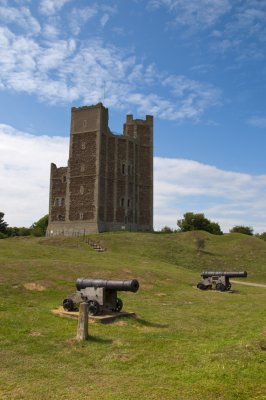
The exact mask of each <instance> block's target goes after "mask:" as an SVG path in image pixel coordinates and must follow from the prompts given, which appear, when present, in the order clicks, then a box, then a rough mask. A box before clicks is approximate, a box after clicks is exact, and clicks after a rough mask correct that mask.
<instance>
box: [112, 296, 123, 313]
mask: <svg viewBox="0 0 266 400" xmlns="http://www.w3.org/2000/svg"><path fill="white" fill-rule="evenodd" d="M122 308H123V301H122V300H121V299H119V298H117V299H116V306H115V308H114V309H113V311H116V312H119V311H121V310H122Z"/></svg>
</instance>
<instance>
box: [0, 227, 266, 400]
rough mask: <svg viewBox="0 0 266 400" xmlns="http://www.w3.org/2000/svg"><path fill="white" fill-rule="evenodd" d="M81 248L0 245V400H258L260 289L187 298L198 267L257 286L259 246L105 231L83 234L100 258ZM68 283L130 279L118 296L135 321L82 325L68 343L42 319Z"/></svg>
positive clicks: (68, 241) (263, 250) (264, 364)
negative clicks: (85, 329)
mask: <svg viewBox="0 0 266 400" xmlns="http://www.w3.org/2000/svg"><path fill="white" fill-rule="evenodd" d="M83 239H84V238H13V239H4V240H0V268H1V273H0V318H1V324H0V360H1V363H0V365H1V368H0V399H1V400H2V399H3V400H5V399H10V400H11V399H12V400H13V399H14V400H15V399H17V400H23V399H25V400H33V399H34V400H39V399H40V400H49V399H51V400H59V399H60V400H72V399H73V400H74V399H75V400H84V399H89V400H94V399H95V400H96V399H97V400H98V399H101V400H114V399H115V400H131V399H132V400H135V399H138V400H142V399H148V400H150V399H156V400H157V399H158V400H159V399H160V400H168V399H169V400H170V399H171V400H176V399H178V400H179V399H180V400H191V399H207V400H209V399H215V400H218V399H224V400H231V399H232V400H233V399H243V400H245V399H246V400H249V399H265V398H266V397H265V396H266V385H265V382H266V327H265V304H266V288H263V287H252V286H242V285H238V284H233V285H232V286H233V289H234V290H235V292H234V293H221V292H215V291H200V290H198V289H195V286H196V284H197V283H198V281H199V280H200V272H201V271H202V270H215V271H218V270H228V271H231V270H233V271H243V270H247V272H248V277H247V278H246V279H241V281H243V282H244V281H248V282H257V283H262V284H263V283H264V284H266V242H264V241H262V240H260V239H258V238H255V237H250V236H247V235H241V234H226V235H222V236H214V235H210V234H208V233H204V232H188V233H177V234H156V233H154V234H148V233H147V234H141V233H105V234H99V235H91V236H90V239H92V240H96V241H97V242H99V243H100V244H101V245H102V246H103V247H105V248H106V249H107V251H106V252H103V253H97V252H96V251H95V250H93V249H92V248H91V247H90V246H89V245H88V244H87V243H86V241H83ZM86 239H87V238H86ZM199 239H200V240H201V242H200V243H201V246H199V245H198V243H199ZM202 239H204V241H202ZM78 277H95V278H97V277H98V278H106V279H132V278H136V279H138V280H139V282H140V290H139V291H138V292H137V293H130V292H127V293H123V292H120V294H119V296H120V297H121V298H122V299H123V302H124V309H125V310H128V311H134V312H135V313H136V314H137V316H138V318H136V319H126V318H123V319H121V320H118V321H117V322H115V323H113V324H108V325H102V324H96V323H94V324H90V326H89V334H90V339H89V340H88V341H87V342H80V343H77V342H76V340H75V335H76V328H77V322H76V321H75V320H72V319H65V318H61V317H58V316H55V315H53V314H52V312H51V310H52V309H54V308H56V307H58V306H60V305H61V303H62V300H63V299H64V298H65V297H66V296H67V295H68V294H71V293H72V292H73V291H75V281H76V279H77V278H78ZM239 281H240V279H239Z"/></svg>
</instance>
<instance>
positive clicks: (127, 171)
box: [47, 103, 153, 236]
mask: <svg viewBox="0 0 266 400" xmlns="http://www.w3.org/2000/svg"><path fill="white" fill-rule="evenodd" d="M121 230H126V231H152V230H153V117H152V116H150V115H147V116H146V119H145V120H141V119H133V116H132V115H127V118H126V122H125V124H124V132H123V135H114V134H113V133H112V132H111V131H110V129H109V127H108V109H107V108H105V107H104V106H103V105H102V103H99V104H96V105H95V106H84V107H79V108H75V107H73V108H72V110H71V129H70V150H69V161H68V166H67V167H59V168H58V167H57V166H56V165H55V164H51V178H50V200H49V225H48V228H47V236H54V235H65V236H73V235H81V234H88V233H97V232H103V231H121Z"/></svg>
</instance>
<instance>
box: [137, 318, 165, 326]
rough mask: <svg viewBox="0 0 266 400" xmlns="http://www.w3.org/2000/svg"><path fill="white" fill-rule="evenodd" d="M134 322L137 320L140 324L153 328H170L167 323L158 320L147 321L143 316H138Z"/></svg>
mask: <svg viewBox="0 0 266 400" xmlns="http://www.w3.org/2000/svg"><path fill="white" fill-rule="evenodd" d="M134 322H136V323H137V324H139V325H142V326H148V327H151V328H168V326H169V325H167V324H158V323H156V322H150V321H146V320H145V319H142V318H136V319H134Z"/></svg>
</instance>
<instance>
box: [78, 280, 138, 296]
mask: <svg viewBox="0 0 266 400" xmlns="http://www.w3.org/2000/svg"><path fill="white" fill-rule="evenodd" d="M87 287H94V288H106V289H112V290H118V291H119V290H120V291H122V292H134V293H135V292H137V291H138V289H139V282H138V281H137V279H132V280H130V281H112V280H105V279H90V278H78V279H77V281H76V288H77V290H81V289H85V288H87Z"/></svg>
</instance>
